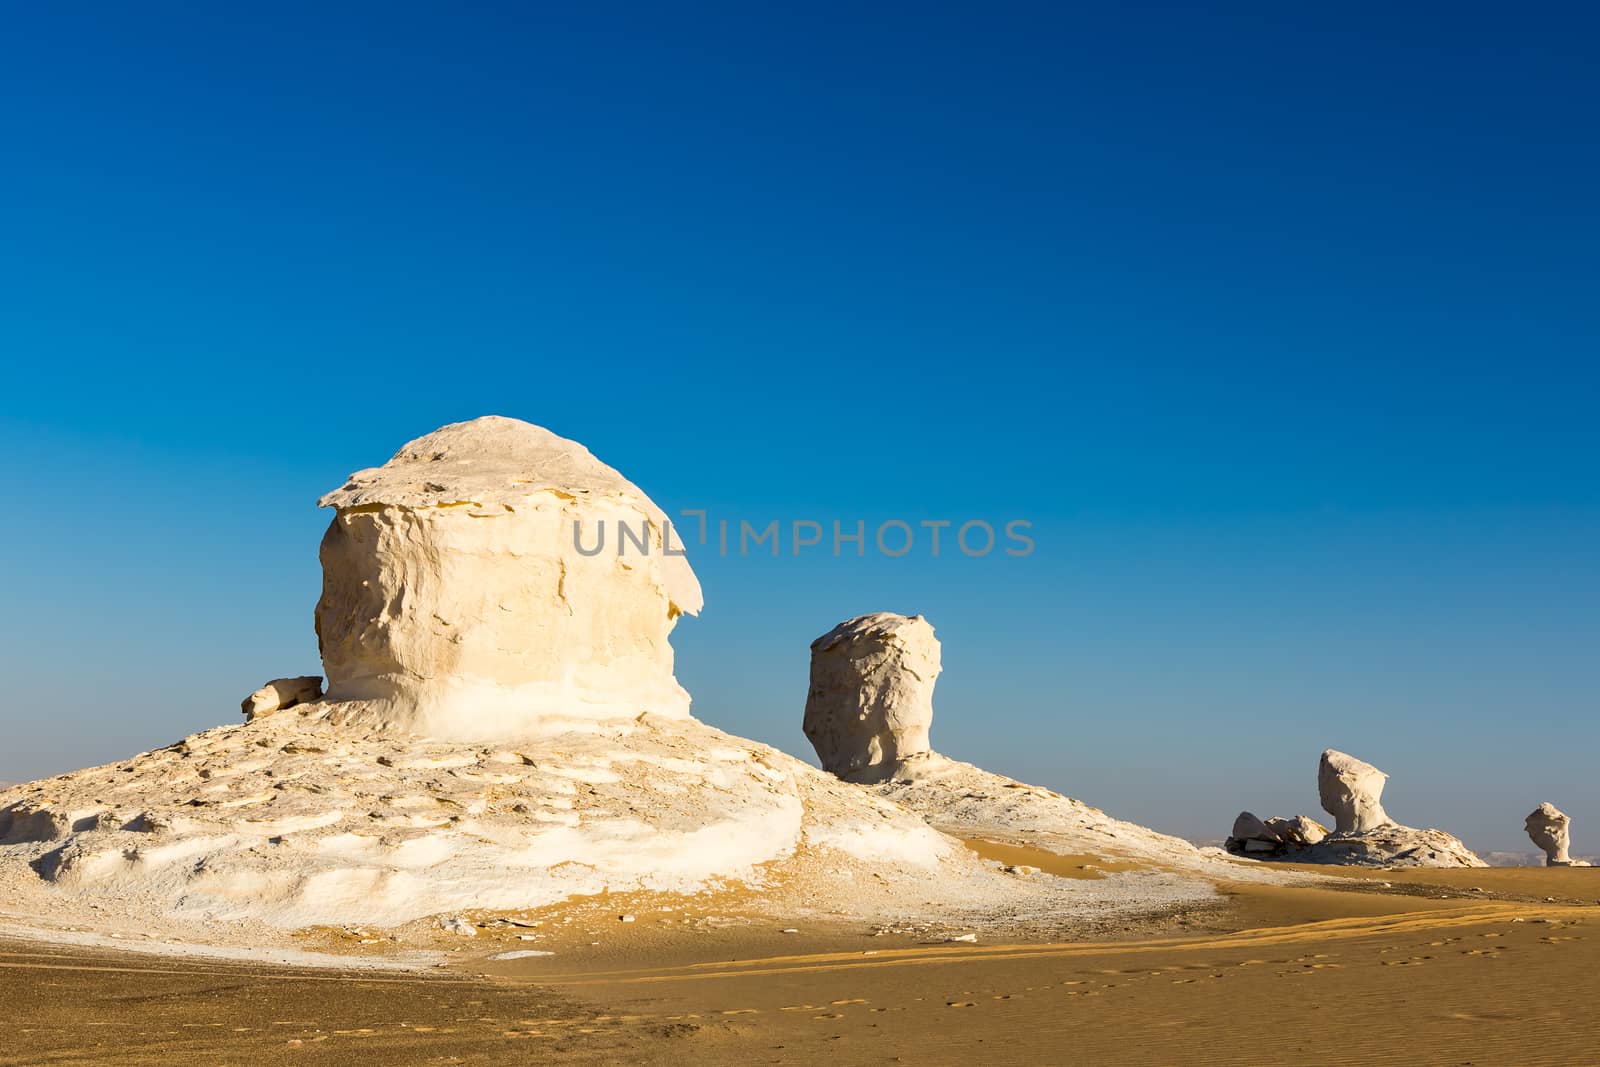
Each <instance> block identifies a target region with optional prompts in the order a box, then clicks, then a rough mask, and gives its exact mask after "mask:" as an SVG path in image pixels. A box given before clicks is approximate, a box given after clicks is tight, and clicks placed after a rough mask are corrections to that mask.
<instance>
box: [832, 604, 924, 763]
mask: <svg viewBox="0 0 1600 1067" xmlns="http://www.w3.org/2000/svg"><path fill="white" fill-rule="evenodd" d="M939 670H940V664H939V639H938V638H936V637H934V635H933V627H932V626H930V625H929V624H928V620H926V619H924V618H923V617H922V616H921V615H896V614H894V613H893V612H887V611H880V612H876V613H874V614H871V615H862V616H859V617H858V618H854V619H849V620H847V621H845V622H842V623H840V624H839V625H838V626H835V627H834V628H833V629H831V630H829V631H828V632H827V633H825V634H823V635H822V636H821V637H819V638H817V639H816V640H815V641H813V642H811V687H810V689H809V690H808V692H807V694H806V710H805V721H804V728H805V734H806V737H807V738H809V739H810V741H811V744H812V747H813V748H815V749H816V750H817V757H818V758H819V759H820V760H821V761H822V768H823V770H825V771H828V772H830V773H832V774H836V775H838V776H839V777H840V778H843V779H845V780H846V781H852V782H878V781H883V780H884V779H886V778H890V777H892V776H893V775H894V774H895V773H896V771H897V770H898V769H899V767H900V765H901V764H902V763H903V762H904V761H905V760H907V759H910V758H911V757H914V756H918V755H922V754H924V753H927V752H930V751H931V749H930V747H929V742H928V730H929V727H930V726H932V724H933V686H934V683H935V682H936V681H937V680H938V677H939Z"/></svg>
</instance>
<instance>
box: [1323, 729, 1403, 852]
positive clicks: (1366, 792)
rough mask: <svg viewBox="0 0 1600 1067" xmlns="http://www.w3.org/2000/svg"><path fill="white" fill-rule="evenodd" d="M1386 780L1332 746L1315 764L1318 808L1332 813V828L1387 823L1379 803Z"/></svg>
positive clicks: (1342, 830) (1373, 826)
mask: <svg viewBox="0 0 1600 1067" xmlns="http://www.w3.org/2000/svg"><path fill="white" fill-rule="evenodd" d="M1388 780H1389V776H1388V775H1387V774H1384V773H1383V772H1382V771H1380V770H1378V768H1376V767H1374V766H1373V765H1372V764H1370V763H1367V762H1365V761H1363V760H1358V759H1356V758H1355V757H1354V756H1351V755H1349V754H1347V753H1344V752H1340V751H1338V750H1337V749H1332V748H1330V749H1328V750H1327V751H1325V752H1323V754H1322V760H1321V762H1320V763H1319V764H1318V766H1317V794H1318V797H1319V799H1320V800H1321V801H1322V810H1323V811H1326V812H1327V813H1328V814H1329V815H1332V816H1333V828H1334V829H1335V830H1337V831H1339V832H1340V833H1351V832H1358V831H1362V830H1373V829H1376V828H1377V827H1379V826H1384V825H1387V824H1388V823H1390V822H1391V821H1392V820H1391V819H1390V818H1389V816H1388V815H1387V814H1386V813H1385V812H1384V810H1383V804H1382V803H1380V798H1381V797H1382V796H1383V785H1384V783H1385V782H1387V781H1388Z"/></svg>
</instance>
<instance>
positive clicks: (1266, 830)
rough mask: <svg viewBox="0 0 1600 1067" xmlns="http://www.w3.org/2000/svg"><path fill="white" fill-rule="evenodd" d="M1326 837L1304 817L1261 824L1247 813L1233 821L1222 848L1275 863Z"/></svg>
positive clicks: (1322, 828) (1318, 825)
mask: <svg viewBox="0 0 1600 1067" xmlns="http://www.w3.org/2000/svg"><path fill="white" fill-rule="evenodd" d="M1327 836H1328V828H1327V827H1326V826H1323V825H1322V824H1321V823H1319V822H1317V821H1316V820H1315V819H1310V818H1307V817H1306V816H1304V815H1296V816H1295V817H1294V818H1292V819H1279V818H1272V819H1265V820H1262V819H1258V818H1256V816H1254V815H1252V814H1251V813H1250V812H1248V811H1241V812H1240V813H1239V817H1238V818H1236V819H1234V820H1233V833H1232V834H1230V835H1229V837H1228V840H1227V842H1226V844H1225V845H1224V847H1225V848H1227V850H1228V851H1229V852H1234V853H1238V854H1239V855H1244V856H1256V857H1258V858H1260V859H1276V858H1277V857H1279V856H1283V855H1285V854H1286V853H1289V852H1292V851H1295V850H1298V849H1303V848H1307V847H1309V846H1311V845H1314V844H1316V843H1317V842H1318V841H1321V840H1322V839H1323V838H1325V837H1327Z"/></svg>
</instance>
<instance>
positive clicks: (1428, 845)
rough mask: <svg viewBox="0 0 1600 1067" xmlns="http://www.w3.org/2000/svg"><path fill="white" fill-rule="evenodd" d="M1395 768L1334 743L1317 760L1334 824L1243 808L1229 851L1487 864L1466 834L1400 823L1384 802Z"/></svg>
mask: <svg viewBox="0 0 1600 1067" xmlns="http://www.w3.org/2000/svg"><path fill="white" fill-rule="evenodd" d="M1388 780H1389V776H1388V775H1387V774H1385V773H1383V772H1382V771H1380V770H1378V768H1376V767H1374V766H1373V765H1372V764H1370V763H1367V762H1366V761H1364V760H1359V759H1357V758H1356V757H1354V756H1352V755H1350V754H1348V753H1345V752H1340V751H1338V750H1337V749H1332V748H1330V749H1328V750H1327V751H1325V752H1323V753H1322V757H1321V759H1320V760H1318V762H1317V795H1318V797H1319V798H1320V800H1321V801H1322V807H1323V810H1324V811H1326V812H1327V813H1328V814H1329V815H1332V816H1333V818H1334V827H1335V828H1334V829H1333V830H1332V831H1331V832H1330V831H1329V830H1328V828H1327V827H1325V826H1322V825H1321V824H1320V823H1317V822H1315V821H1314V820H1312V819H1309V818H1307V817H1306V816H1304V815H1297V816H1295V817H1294V818H1293V819H1282V818H1273V819H1266V820H1262V819H1258V818H1256V816H1255V815H1253V814H1251V813H1250V812H1248V811H1242V812H1240V813H1239V816H1238V818H1236V819H1235V820H1234V822H1233V833H1232V834H1231V835H1230V836H1229V838H1228V840H1227V845H1226V847H1227V849H1228V851H1229V852H1233V853H1236V854H1238V855H1242V856H1251V857H1254V858H1257V859H1284V860H1289V861H1292V862H1294V863H1337V864H1348V865H1354V866H1363V867H1487V866H1488V864H1487V863H1485V862H1484V861H1483V860H1482V859H1481V858H1480V857H1479V856H1478V855H1477V854H1476V853H1474V852H1473V851H1472V850H1471V849H1469V848H1468V847H1467V846H1466V845H1464V844H1463V843H1462V842H1461V840H1460V838H1457V837H1454V836H1452V835H1450V834H1447V833H1445V832H1444V831H1443V830H1419V829H1417V828H1415V827H1411V826H1401V825H1400V824H1399V823H1397V822H1395V821H1394V820H1393V819H1391V818H1389V815H1388V813H1386V812H1385V811H1384V810H1383V804H1382V802H1381V798H1382V795H1383V786H1384V783H1385V782H1387V781H1388Z"/></svg>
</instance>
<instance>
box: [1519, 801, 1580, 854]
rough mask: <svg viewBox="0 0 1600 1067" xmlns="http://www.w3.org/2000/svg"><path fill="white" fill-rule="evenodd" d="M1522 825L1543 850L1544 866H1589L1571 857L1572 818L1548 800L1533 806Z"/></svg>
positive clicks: (1530, 837)
mask: <svg viewBox="0 0 1600 1067" xmlns="http://www.w3.org/2000/svg"><path fill="white" fill-rule="evenodd" d="M1523 827H1524V828H1525V829H1526V830H1527V831H1528V838H1529V839H1530V840H1531V841H1532V842H1533V843H1534V844H1535V845H1537V846H1539V848H1540V849H1541V850H1543V852H1544V862H1545V866H1547V867H1587V866H1589V864H1588V863H1586V862H1585V861H1583V860H1575V859H1573V858H1572V853H1571V852H1570V849H1571V848H1572V820H1571V819H1570V818H1568V817H1567V815H1566V814H1565V813H1564V812H1562V811H1561V809H1559V808H1557V807H1556V806H1555V805H1554V804H1552V803H1550V802H1549V801H1545V802H1544V803H1543V804H1540V805H1539V806H1538V807H1537V808H1534V809H1533V811H1532V812H1531V813H1530V814H1529V815H1528V818H1527V819H1526V820H1525V821H1524V823H1523Z"/></svg>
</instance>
